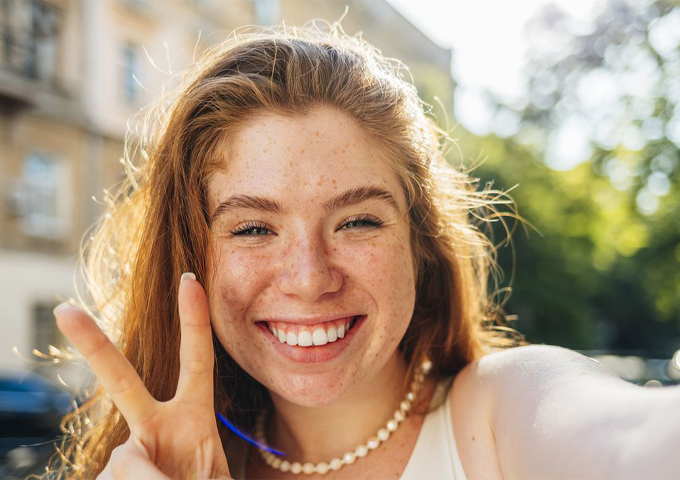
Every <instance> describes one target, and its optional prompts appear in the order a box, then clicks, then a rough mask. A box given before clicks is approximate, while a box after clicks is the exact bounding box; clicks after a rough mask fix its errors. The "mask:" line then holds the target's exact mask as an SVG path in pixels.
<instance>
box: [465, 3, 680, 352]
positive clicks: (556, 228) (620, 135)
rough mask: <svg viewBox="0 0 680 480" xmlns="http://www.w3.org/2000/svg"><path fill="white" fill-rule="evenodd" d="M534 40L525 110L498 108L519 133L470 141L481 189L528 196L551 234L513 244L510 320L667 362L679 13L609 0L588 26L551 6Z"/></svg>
mask: <svg viewBox="0 0 680 480" xmlns="http://www.w3.org/2000/svg"><path fill="white" fill-rule="evenodd" d="M527 35H528V36H529V44H530V45H531V46H532V49H531V50H530V51H529V54H528V59H527V64H526V74H527V86H528V88H527V95H526V98H524V99H520V100H516V101H512V102H509V101H507V100H502V99H493V100H494V101H495V103H496V104H497V107H498V109H497V112H496V123H498V121H499V119H500V120H502V121H504V122H506V123H507V122H512V121H515V122H517V121H518V122H519V126H518V127H519V128H516V129H515V130H517V133H516V134H515V135H513V136H512V137H509V138H507V139H502V138H499V137H498V136H493V135H491V136H489V137H486V138H482V139H479V138H474V137H472V136H467V135H463V136H462V138H461V143H462V146H463V147H464V148H463V150H464V151H468V152H469V151H481V152H482V154H483V155H484V156H485V157H486V162H485V163H483V165H482V166H481V167H480V168H479V169H478V170H476V172H475V173H476V176H479V177H481V178H483V179H484V178H494V179H496V180H497V185H496V187H499V186H500V187H502V188H504V189H508V188H510V187H512V186H514V185H516V184H520V185H519V187H518V188H516V189H515V190H513V192H512V194H511V196H513V198H515V200H516V201H517V204H518V206H519V212H520V214H521V215H522V216H523V217H524V218H526V219H527V220H528V221H529V222H530V223H531V224H533V225H534V226H535V227H536V229H537V230H538V231H539V232H540V233H541V234H542V238H538V237H535V236H532V235H531V234H529V235H521V234H520V235H518V234H515V235H514V245H515V249H516V262H515V263H516V273H515V278H514V281H513V285H512V286H513V294H512V297H511V298H510V301H509V303H508V304H507V306H506V310H507V311H508V312H509V313H517V314H519V323H518V324H517V326H518V328H519V329H520V330H521V331H523V332H524V333H526V334H527V337H528V339H529V340H531V341H534V342H546V343H556V344H561V345H565V346H568V347H571V348H578V349H592V348H603V349H617V350H640V351H642V353H645V354H647V355H668V354H670V353H672V352H673V351H674V350H676V349H678V348H679V347H680V165H679V164H680V154H679V153H678V147H680V6H678V5H677V2H676V3H669V2H667V1H663V2H662V1H657V2H651V1H633V0H630V1H624V0H610V1H609V2H607V3H604V4H602V5H601V10H600V11H599V13H598V14H597V15H596V16H594V17H593V18H591V19H588V20H584V19H581V20H579V19H577V18H574V17H571V16H569V15H568V14H567V13H565V12H564V11H562V10H560V9H559V8H558V7H557V6H554V5H548V6H546V7H545V8H544V9H543V10H542V11H541V12H540V13H539V14H538V15H537V16H536V17H535V19H534V20H533V21H532V22H530V24H529V26H528V28H527ZM498 184H500V185H498ZM503 250H505V251H507V249H503ZM505 251H503V252H502V254H501V256H500V263H501V266H502V267H503V268H504V269H505V270H506V271H509V270H510V269H511V268H512V265H511V263H512V258H511V255H509V254H507V253H505Z"/></svg>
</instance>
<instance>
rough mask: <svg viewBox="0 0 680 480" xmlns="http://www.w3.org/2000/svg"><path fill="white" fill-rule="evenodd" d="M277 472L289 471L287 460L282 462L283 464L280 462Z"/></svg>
mask: <svg viewBox="0 0 680 480" xmlns="http://www.w3.org/2000/svg"><path fill="white" fill-rule="evenodd" d="M279 470H281V471H282V472H287V471H288V470H290V462H289V461H288V460H284V461H283V462H281V465H280V466H279Z"/></svg>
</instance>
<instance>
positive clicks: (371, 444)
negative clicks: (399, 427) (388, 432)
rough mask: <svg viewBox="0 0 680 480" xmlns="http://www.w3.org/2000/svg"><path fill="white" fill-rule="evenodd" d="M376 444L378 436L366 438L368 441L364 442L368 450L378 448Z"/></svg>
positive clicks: (377, 443) (378, 443) (378, 442)
mask: <svg viewBox="0 0 680 480" xmlns="http://www.w3.org/2000/svg"><path fill="white" fill-rule="evenodd" d="M378 445H380V439H379V438H378V437H371V438H369V439H368V442H366V446H367V447H368V448H369V450H375V449H376V448H378Z"/></svg>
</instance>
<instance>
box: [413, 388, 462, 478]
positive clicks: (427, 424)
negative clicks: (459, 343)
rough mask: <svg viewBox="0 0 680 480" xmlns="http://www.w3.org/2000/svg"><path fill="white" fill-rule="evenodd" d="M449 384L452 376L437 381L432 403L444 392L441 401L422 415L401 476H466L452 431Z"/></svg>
mask: <svg viewBox="0 0 680 480" xmlns="http://www.w3.org/2000/svg"><path fill="white" fill-rule="evenodd" d="M452 384H453V381H452V379H448V380H442V381H441V382H439V385H438V386H437V390H436V392H435V394H434V395H433V397H432V403H435V402H439V401H441V398H442V396H444V400H443V403H441V405H440V406H439V407H437V408H436V409H435V410H433V411H431V412H429V413H428V414H427V415H426V416H425V421H424V422H423V426H422V427H421V429H420V433H419V434H418V440H417V441H416V446H415V448H414V449H413V453H411V458H410V459H409V461H408V463H407V464H406V468H405V469H404V473H402V475H401V480H423V479H428V480H438V479H447V480H466V477H465V472H464V471H463V464H462V463H461V461H460V456H459V455H458V448H457V447H456V438H455V437H454V435H453V422H452V421H451V401H450V398H449V396H450V394H451V386H452Z"/></svg>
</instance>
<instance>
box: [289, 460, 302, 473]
mask: <svg viewBox="0 0 680 480" xmlns="http://www.w3.org/2000/svg"><path fill="white" fill-rule="evenodd" d="M290 471H291V472H292V473H300V472H301V471H302V464H301V463H300V462H293V463H292V464H291V466H290Z"/></svg>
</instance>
